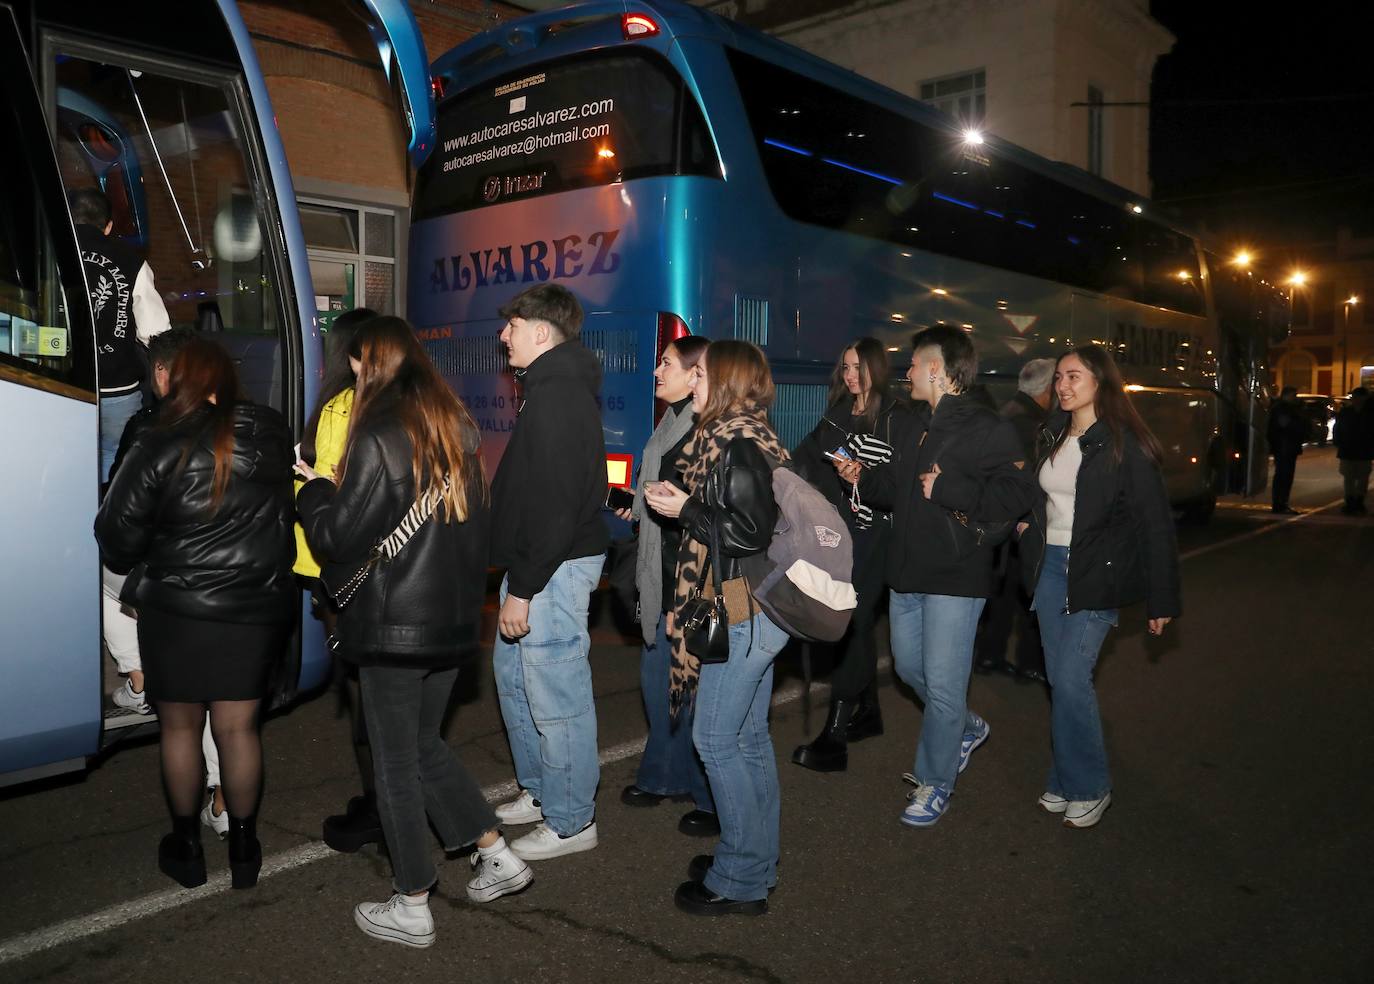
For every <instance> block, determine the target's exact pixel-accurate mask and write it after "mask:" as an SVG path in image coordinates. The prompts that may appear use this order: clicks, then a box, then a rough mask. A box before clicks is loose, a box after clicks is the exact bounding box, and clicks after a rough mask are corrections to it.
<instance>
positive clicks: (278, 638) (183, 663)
mask: <svg viewBox="0 0 1374 984" xmlns="http://www.w3.org/2000/svg"><path fill="white" fill-rule="evenodd" d="M290 634H291V625H290V623H288V622H279V623H276V624H268V625H254V624H249V623H243V622H212V621H209V620H207V619H198V618H188V617H186V616H184V615H174V614H172V613H171V612H164V611H160V610H158V609H156V608H149V607H147V606H145V607H144V608H143V609H141V610H140V611H139V613H138V649H139V654H140V656H141V657H142V659H143V674H144V692H145V693H146V694H147V695H148V699H149V700H151V701H159V700H169V701H178V702H184V703H202V702H205V701H212V700H257V699H258V698H260V697H263V696H265V694H266V692H267V683H268V677H269V675H270V674H271V672H272V667H273V666H274V665H275V664H276V662H277V660H278V659H280V658H281V655H282V651H283V650H284V649H285V648H286V643H287V640H288V639H289V637H290Z"/></svg>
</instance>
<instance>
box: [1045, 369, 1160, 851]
mask: <svg viewBox="0 0 1374 984" xmlns="http://www.w3.org/2000/svg"><path fill="white" fill-rule="evenodd" d="M1054 390H1055V394H1056V396H1057V397H1058V399H1059V406H1058V407H1057V408H1056V409H1054V410H1052V411H1051V412H1050V415H1049V417H1048V418H1047V419H1046V421H1045V425H1044V427H1043V428H1041V431H1040V440H1039V442H1038V445H1039V446H1038V451H1037V455H1036V459H1037V460H1036V465H1035V475H1036V476H1037V477H1038V479H1039V488H1040V490H1041V493H1040V495H1039V496H1037V498H1036V500H1035V506H1034V509H1033V510H1032V514H1031V522H1030V523H1029V525H1023V527H1022V529H1023V531H1024V532H1023V533H1022V535H1021V564H1022V569H1023V573H1024V576H1025V583H1026V585H1028V586H1029V587H1030V589H1031V591H1032V594H1033V597H1034V599H1035V600H1034V603H1033V607H1034V609H1035V612H1036V615H1037V617H1038V619H1039V622H1040V640H1041V643H1042V644H1043V646H1044V649H1045V671H1046V673H1047V675H1048V676H1049V679H1050V698H1051V716H1050V741H1051V746H1052V750H1053V757H1052V760H1051V764H1050V772H1049V777H1048V778H1047V779H1046V781H1045V792H1044V793H1043V794H1042V795H1041V797H1040V806H1041V807H1042V808H1043V809H1045V810H1046V811H1048V812H1050V813H1053V814H1057V815H1062V816H1063V818H1064V825H1065V826H1067V827H1079V828H1082V827H1091V826H1093V825H1095V824H1096V823H1097V822H1098V821H1099V820H1100V819H1102V814H1103V813H1104V812H1106V810H1107V807H1109V806H1110V805H1111V802H1112V784H1111V776H1110V775H1109V773H1108V771H1107V750H1106V747H1105V745H1104V743H1103V740H1102V718H1101V715H1100V714H1099V713H1098V709H1097V694H1096V693H1095V692H1094V690H1093V670H1094V668H1095V667H1096V665H1097V656H1098V653H1099V652H1100V650H1101V649H1102V643H1103V641H1104V640H1105V639H1106V638H1107V633H1108V632H1110V631H1111V630H1112V628H1113V627H1114V626H1115V625H1116V623H1117V610H1118V609H1120V608H1123V607H1125V606H1126V605H1131V604H1134V603H1136V602H1138V601H1144V602H1145V617H1146V619H1147V620H1148V627H1149V630H1150V634H1151V635H1159V634H1160V633H1162V632H1163V631H1164V627H1165V626H1166V625H1168V624H1169V622H1170V621H1171V620H1172V619H1174V618H1175V617H1177V616H1178V614H1179V611H1180V609H1181V606H1180V603H1179V581H1178V543H1177V541H1176V539H1175V535H1174V521H1173V515H1172V513H1171V512H1170V508H1169V496H1168V494H1167V492H1166V491H1165V488H1164V479H1163V477H1162V475H1161V473H1160V459H1161V457H1162V454H1161V451H1160V447H1159V442H1158V441H1156V440H1155V437H1154V435H1153V434H1151V433H1150V430H1149V428H1148V427H1146V426H1145V422H1144V421H1142V420H1141V419H1140V415H1139V414H1137V413H1136V411H1135V408H1134V407H1133V406H1132V405H1131V401H1130V397H1129V396H1128V395H1127V394H1126V391H1125V388H1124V387H1123V386H1122V385H1121V372H1120V371H1119V370H1118V369H1117V367H1116V363H1115V362H1114V361H1113V360H1112V357H1111V356H1110V355H1109V354H1108V353H1107V351H1106V350H1105V349H1102V348H1099V347H1098V346H1096V345H1087V346H1084V347H1083V348H1079V349H1075V350H1074V351H1072V352H1069V353H1068V354H1066V355H1063V356H1060V358H1059V363H1058V365H1057V366H1056V367H1055V373H1054Z"/></svg>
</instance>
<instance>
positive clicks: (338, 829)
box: [323, 796, 382, 854]
mask: <svg viewBox="0 0 1374 984" xmlns="http://www.w3.org/2000/svg"><path fill="white" fill-rule="evenodd" d="M323 834H324V842H325V843H326V844H328V845H329V846H330V847H332V848H333V849H334V850H336V851H340V852H342V853H344V854H352V853H353V852H354V851H357V850H359V849H360V848H362V846H363V845H364V844H378V845H380V844H381V842H382V818H381V817H380V816H378V815H377V800H376V799H375V798H374V797H372V796H354V797H353V798H352V799H351V800H349V801H348V808H347V809H346V810H345V811H344V812H343V813H339V814H335V815H334V816H332V817H326V818H325V821H324V829H323Z"/></svg>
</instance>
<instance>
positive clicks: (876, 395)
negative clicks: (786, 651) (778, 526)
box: [792, 338, 911, 772]
mask: <svg viewBox="0 0 1374 984" xmlns="http://www.w3.org/2000/svg"><path fill="white" fill-rule="evenodd" d="M890 374H891V369H890V367H889V365H888V359H887V350H886V349H885V348H884V347H883V345H882V343H881V342H879V341H878V340H877V339H876V338H860V339H858V340H857V341H855V342H853V343H852V344H851V345H849V346H848V347H846V348H845V350H844V351H843V352H841V353H840V358H839V360H838V361H837V362H836V363H835V369H834V371H833V372H832V373H831V374H830V401H829V402H830V405H829V408H828V409H827V410H826V411H825V416H823V417H822V418H821V419H820V422H819V423H818V424H816V427H815V429H814V430H813V431H812V432H811V433H810V434H809V435H808V436H807V437H806V439H805V440H803V441H802V443H801V444H800V445H798V446H797V449H796V451H794V452H793V455H792V457H793V461H794V463H795V466H796V468H797V472H798V474H800V475H801V476H802V477H803V478H805V479H807V481H809V482H811V484H812V485H814V486H816V488H818V489H820V491H821V492H822V493H823V494H824V495H825V497H826V498H827V499H829V500H830V502H831V504H832V505H834V506H835V508H836V509H837V510H838V511H839V513H840V516H841V517H843V518H844V521H845V523H846V525H848V527H849V530H850V533H851V534H853V537H854V589H855V591H856V592H857V593H858V595H859V605H858V607H857V608H856V609H855V610H854V617H853V619H852V621H851V622H850V624H849V631H848V632H847V633H846V634H845V637H844V638H843V639H841V640H840V641H839V642H838V643H837V644H836V646H835V653H836V654H837V656H838V659H837V661H836V663H835V669H834V670H833V672H832V673H831V676H830V712H829V713H828V714H827V715H826V718H825V725H824V727H823V728H822V729H821V733H820V734H819V735H817V736H816V739H815V740H814V741H812V742H811V743H809V744H806V745H802V746H800V747H799V748H797V750H796V751H794V752H793V753H792V761H793V762H795V763H796V764H797V765H800V766H802V767H803V768H807V769H814V770H815V771H817V772H842V771H844V770H845V769H846V768H847V767H848V765H849V742H851V741H861V740H862V739H864V738H871V737H873V736H874V735H880V734H882V733H883V718H882V712H881V711H880V710H879V707H878V687H877V675H878V646H877V641H876V639H875V638H874V633H873V627H874V623H875V622H876V620H877V615H878V604H879V602H880V601H881V600H882V598H883V595H884V593H885V588H886V581H885V575H884V568H885V567H886V565H887V547H888V543H889V542H890V541H891V539H892V513H891V512H890V511H888V510H886V509H875V508H874V507H873V505H872V503H868V502H864V501H863V499H862V497H861V496H860V495H859V490H858V481H859V476H860V474H861V473H862V472H863V471H864V470H865V469H870V468H878V467H883V466H885V465H886V464H887V463H888V462H890V461H891V460H892V449H893V444H894V442H895V440H896V438H895V437H894V434H895V433H898V432H900V431H901V429H902V427H903V426H904V423H905V421H906V419H907V418H908V417H910V415H911V409H910V407H909V406H908V405H907V404H906V403H904V402H901V401H899V400H898V399H897V398H896V397H895V396H894V395H893V394H892V393H891V392H890V391H889V388H888V376H889V375H890Z"/></svg>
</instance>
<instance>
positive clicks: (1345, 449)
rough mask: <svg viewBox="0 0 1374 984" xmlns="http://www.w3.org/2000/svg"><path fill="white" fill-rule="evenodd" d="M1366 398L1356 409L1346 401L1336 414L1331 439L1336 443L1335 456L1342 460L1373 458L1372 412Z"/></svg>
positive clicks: (1373, 421)
mask: <svg viewBox="0 0 1374 984" xmlns="http://www.w3.org/2000/svg"><path fill="white" fill-rule="evenodd" d="M1370 408H1371V403H1370V401H1368V400H1366V401H1365V402H1364V404H1363V405H1362V406H1360V407H1359V408H1358V409H1357V408H1356V407H1355V405H1354V404H1353V403H1347V404H1346V405H1345V406H1343V407H1341V409H1340V412H1339V413H1337V414H1336V426H1335V428H1334V429H1333V431H1332V435H1331V436H1332V439H1333V440H1334V441H1335V443H1336V457H1337V458H1339V459H1341V460H1342V461H1370V460H1374V413H1371V412H1370Z"/></svg>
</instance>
